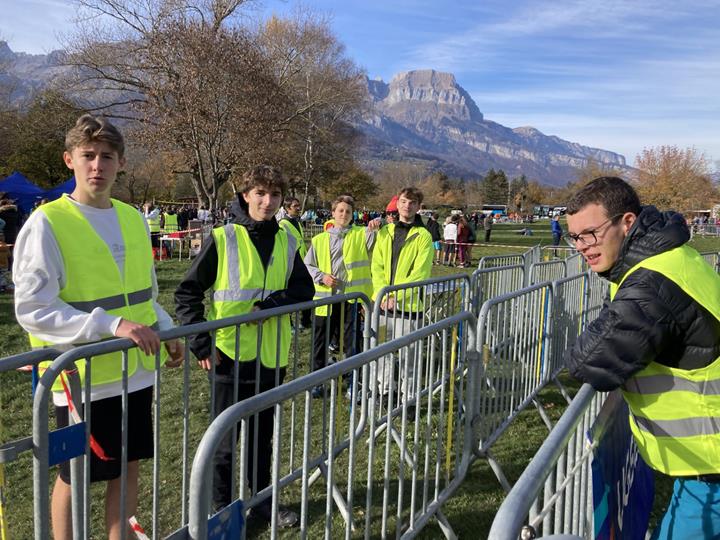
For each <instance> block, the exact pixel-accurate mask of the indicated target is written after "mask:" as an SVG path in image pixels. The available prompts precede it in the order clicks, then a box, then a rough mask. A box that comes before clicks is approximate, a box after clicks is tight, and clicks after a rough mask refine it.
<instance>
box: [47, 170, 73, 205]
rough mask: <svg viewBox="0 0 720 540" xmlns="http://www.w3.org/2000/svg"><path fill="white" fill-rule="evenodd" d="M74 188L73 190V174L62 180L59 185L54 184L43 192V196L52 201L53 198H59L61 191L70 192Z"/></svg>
mask: <svg viewBox="0 0 720 540" xmlns="http://www.w3.org/2000/svg"><path fill="white" fill-rule="evenodd" d="M74 190H75V177H74V176H73V177H72V178H70V180H67V181H65V182H63V183H62V184H60V185H59V186H55V187H54V188H52V189H48V190H47V191H46V192H45V193H44V194H43V197H45V198H46V199H48V200H49V201H54V200H55V199H59V198H60V196H61V195H62V194H63V193H72V192H73V191H74Z"/></svg>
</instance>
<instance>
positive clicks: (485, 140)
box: [360, 70, 627, 185]
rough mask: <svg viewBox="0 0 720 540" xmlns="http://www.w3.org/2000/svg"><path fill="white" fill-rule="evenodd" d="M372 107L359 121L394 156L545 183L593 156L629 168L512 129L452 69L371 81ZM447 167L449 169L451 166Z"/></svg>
mask: <svg viewBox="0 0 720 540" xmlns="http://www.w3.org/2000/svg"><path fill="white" fill-rule="evenodd" d="M368 93H369V99H370V100H371V101H372V103H373V110H372V112H371V113H370V114H368V115H367V116H366V118H365V119H364V122H363V123H361V124H360V129H362V130H363V131H364V132H365V134H366V135H367V137H368V144H367V147H368V148H369V149H370V151H369V152H365V153H364V157H365V158H366V159H368V160H370V161H372V159H373V154H374V153H375V154H377V153H378V152H380V153H381V155H380V156H377V158H378V159H384V157H385V156H383V155H382V154H388V153H390V154H395V156H396V159H402V158H403V156H406V155H412V156H414V157H417V155H418V154H420V155H422V156H424V158H428V159H430V160H432V161H436V162H438V163H440V164H441V168H442V164H445V167H446V168H450V169H453V170H456V171H458V170H459V171H463V173H462V174H463V175H464V176H476V177H477V176H480V175H482V174H484V173H485V172H486V171H487V170H488V169H490V168H491V167H494V168H502V169H504V170H505V171H506V172H508V173H509V174H510V175H511V176H516V175H518V174H525V175H527V176H528V177H529V178H531V179H535V180H539V181H540V182H543V183H548V184H556V185H562V184H564V183H565V182H567V181H568V180H573V179H574V178H575V176H576V174H575V169H576V168H578V167H583V166H584V165H586V164H587V161H588V159H593V160H595V161H596V162H599V163H602V164H605V165H607V166H610V167H613V168H616V169H620V170H624V169H626V168H627V166H626V163H625V158H624V157H623V156H621V155H619V154H616V153H613V152H609V151H607V150H601V149H598V148H590V147H587V146H583V145H580V144H577V143H573V142H569V141H565V140H563V139H560V138H559V137H554V136H547V135H544V134H543V133H541V132H540V131H538V130H537V129H535V128H532V127H519V128H516V129H510V128H507V127H505V126H502V125H500V124H497V123H495V122H492V121H489V120H486V119H485V118H484V117H483V115H482V113H481V112H480V109H479V108H478V106H477V105H476V104H475V102H474V101H473V99H472V98H471V97H470V95H469V94H468V93H467V92H466V91H465V90H464V89H463V88H462V87H461V86H460V85H459V84H458V83H457V81H456V80H455V77H454V76H453V75H452V74H450V73H439V72H437V71H434V70H419V71H409V72H405V73H399V74H397V75H395V77H393V79H392V80H391V81H390V83H389V84H388V83H385V82H383V81H380V80H368ZM446 172H447V171H446Z"/></svg>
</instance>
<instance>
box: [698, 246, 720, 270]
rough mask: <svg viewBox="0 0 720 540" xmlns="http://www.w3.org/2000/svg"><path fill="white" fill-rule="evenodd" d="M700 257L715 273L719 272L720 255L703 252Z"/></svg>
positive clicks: (712, 252)
mask: <svg viewBox="0 0 720 540" xmlns="http://www.w3.org/2000/svg"><path fill="white" fill-rule="evenodd" d="M700 255H702V257H703V259H705V260H706V261H707V262H708V264H709V265H710V266H712V267H713V268H714V269H715V271H716V272H720V253H718V252H715V251H704V252H703V253H701V254H700Z"/></svg>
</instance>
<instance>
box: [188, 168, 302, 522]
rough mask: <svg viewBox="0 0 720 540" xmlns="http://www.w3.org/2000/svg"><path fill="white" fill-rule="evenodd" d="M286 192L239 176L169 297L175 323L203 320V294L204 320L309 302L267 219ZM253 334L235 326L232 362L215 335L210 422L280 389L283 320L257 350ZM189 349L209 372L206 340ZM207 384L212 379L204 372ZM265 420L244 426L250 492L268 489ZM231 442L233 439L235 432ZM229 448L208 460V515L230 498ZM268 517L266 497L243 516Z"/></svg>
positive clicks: (268, 413) (298, 271)
mask: <svg viewBox="0 0 720 540" xmlns="http://www.w3.org/2000/svg"><path fill="white" fill-rule="evenodd" d="M286 190H287V180H286V179H285V177H284V176H283V174H282V172H281V171H280V170H279V169H277V168H275V167H271V166H268V165H258V166H256V167H254V168H252V169H250V170H249V171H247V172H246V173H245V174H244V175H243V177H242V183H241V186H240V190H239V193H238V201H237V204H236V205H234V207H233V221H232V222H231V223H229V224H227V225H225V226H223V227H217V228H215V229H214V230H213V233H212V235H210V237H208V240H207V241H206V242H205V243H204V244H203V247H202V249H201V251H200V253H199V254H198V256H197V257H196V258H195V261H194V262H193V265H192V267H191V268H190V269H189V270H188V272H187V274H185V277H184V278H183V280H182V281H181V282H180V285H178V288H177V290H176V291H175V309H176V313H177V317H178V320H179V321H181V322H182V323H183V324H191V323H197V322H203V321H205V320H206V317H205V308H204V305H203V300H204V298H205V291H207V290H208V289H211V290H212V298H211V302H210V312H209V314H208V316H207V319H209V320H218V319H223V318H227V317H233V316H237V315H243V314H246V313H250V312H251V311H258V310H262V309H270V308H274V307H281V306H286V305H290V304H295V303H298V302H305V301H308V300H311V299H312V295H313V290H314V288H313V285H312V280H311V279H310V275H309V274H308V271H307V269H306V268H305V265H304V264H303V262H302V258H301V257H300V253H299V246H298V245H297V243H296V242H295V239H294V237H292V236H290V235H288V234H287V232H286V231H285V229H283V228H282V227H280V226H279V225H278V222H277V221H276V219H275V214H276V213H277V211H278V210H279V208H280V204H281V202H282V200H283V195H284V194H285V191H286ZM258 332H259V325H258V324H248V325H241V326H240V332H239V350H238V355H239V356H237V357H236V332H235V326H230V327H227V328H222V329H220V330H218V331H217V333H216V336H215V347H216V353H217V356H216V357H215V359H214V365H215V377H214V381H215V382H214V394H215V402H214V403H212V404H211V407H212V411H213V414H214V415H215V416H217V415H219V414H220V413H221V412H222V411H223V410H225V409H227V408H228V407H230V406H232V405H233V404H235V403H236V402H238V401H241V400H243V399H247V398H249V397H251V396H253V395H255V394H258V393H260V392H264V391H266V390H269V389H271V388H274V387H275V384H276V380H277V381H279V382H278V384H282V382H283V380H284V378H285V371H286V366H287V363H288V354H289V349H290V340H291V332H290V317H289V316H288V315H284V316H282V317H274V318H272V319H269V320H267V321H265V322H264V323H263V324H262V338H261V339H260V343H258V339H259V336H258ZM278 341H279V350H278ZM189 343H190V349H191V350H192V352H193V354H194V355H195V356H196V357H197V358H198V362H199V365H200V366H201V367H202V368H203V369H204V370H206V371H211V370H212V367H213V358H212V339H211V337H210V335H209V334H207V333H204V334H199V335H196V336H193V337H192V338H191V339H190V342H189ZM236 364H237V365H236ZM236 368H237V369H236ZM208 378H209V379H210V380H212V375H211V373H208ZM236 383H237V393H235V385H236ZM273 416H274V414H273V409H272V408H271V409H266V410H264V411H262V412H260V413H259V414H258V423H257V426H255V418H254V417H253V418H251V419H250V421H249V425H248V430H247V432H248V438H249V440H248V446H247V448H249V451H248V461H247V468H246V472H247V477H246V481H247V483H248V486H249V487H250V490H251V492H252V493H257V492H258V491H261V490H262V489H264V488H265V487H267V486H268V485H269V484H270V478H271V477H270V465H271V458H272V435H273ZM255 429H257V431H258V434H257V440H255ZM237 435H238V436H239V435H240V426H238V429H237ZM234 444H236V441H233V440H232V437H231V436H228V437H226V438H225V439H224V440H223V442H222V443H221V446H220V448H219V449H218V451H217V453H216V454H215V457H214V460H213V465H214V470H213V505H214V507H215V509H216V510H219V509H221V508H223V507H225V506H227V505H229V504H230V503H231V502H232V501H233V500H234V499H235V498H236V495H235V494H233V493H231V486H232V483H231V482H232V470H233V464H232V448H233V445H234ZM256 462H257V468H255V463H256ZM255 480H256V482H255ZM270 512H271V499H269V498H267V499H265V500H264V501H262V502H261V503H259V505H258V506H256V507H254V508H253V509H252V514H251V516H250V517H252V518H253V519H254V520H255V521H261V522H266V523H269V522H270V518H271V514H270ZM296 522H297V515H296V514H295V513H294V512H292V511H290V510H288V509H284V508H282V509H281V510H280V513H279V515H278V526H279V527H289V526H292V525H294V524H295V523H296Z"/></svg>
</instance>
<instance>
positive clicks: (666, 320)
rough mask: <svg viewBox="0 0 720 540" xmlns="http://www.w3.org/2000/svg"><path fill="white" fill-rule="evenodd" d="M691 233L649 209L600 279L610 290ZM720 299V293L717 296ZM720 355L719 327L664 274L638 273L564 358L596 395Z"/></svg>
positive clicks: (679, 220) (671, 215)
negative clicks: (652, 370)
mask: <svg viewBox="0 0 720 540" xmlns="http://www.w3.org/2000/svg"><path fill="white" fill-rule="evenodd" d="M689 239H690V232H689V231H688V228H687V225H686V224H685V220H684V218H683V217H682V216H681V215H680V214H677V213H675V212H662V213H661V212H659V211H658V210H657V209H656V208H655V207H654V206H645V207H643V209H642V212H640V215H639V216H638V218H637V220H636V221H635V223H634V225H633V226H632V228H631V229H630V231H629V233H628V235H627V236H626V238H625V240H624V242H623V245H622V247H621V250H620V255H619V258H618V260H617V261H616V263H615V264H614V265H613V266H612V268H610V269H609V270H608V271H607V272H605V273H603V274H601V275H602V277H604V278H606V279H609V280H610V281H612V282H613V283H619V282H620V280H621V279H622V277H623V276H624V275H625V274H626V273H627V271H628V270H630V269H631V268H632V267H633V266H635V265H636V264H638V263H639V262H641V261H643V260H644V259H647V258H648V257H651V256H653V255H657V254H659V253H664V252H665V251H669V250H671V249H674V248H676V247H679V246H681V245H683V244H684V243H686V242H687V241H688V240H689ZM718 293H719V294H720V291H718ZM718 356H720V322H719V321H718V320H717V319H715V317H713V316H712V315H711V314H710V312H708V311H707V310H706V309H705V308H703V307H702V306H701V305H700V304H698V303H697V302H695V301H694V300H693V299H692V298H691V297H690V296H688V295H687V294H686V293H685V292H684V291H683V290H682V289H681V288H680V287H679V286H678V285H676V284H675V283H674V282H673V281H670V280H669V279H668V278H666V277H665V276H663V275H662V274H660V273H658V272H655V271H653V270H648V269H646V268H640V269H638V270H636V271H635V272H633V273H632V274H630V275H629V276H628V278H627V279H626V280H625V281H624V282H623V284H622V286H621V287H620V288H619V289H618V291H617V294H616V295H615V298H614V300H613V301H612V302H609V303H606V305H605V307H604V308H603V309H602V311H601V312H600V314H599V315H598V318H597V319H595V320H594V321H593V322H591V323H590V324H589V325H588V328H587V329H586V330H585V331H584V332H583V333H582V334H581V335H580V336H579V337H578V339H577V341H576V342H575V344H574V345H573V347H572V348H571V349H568V350H567V351H566V352H565V362H566V365H567V366H568V369H569V370H570V373H571V374H572V375H573V376H574V377H575V378H577V379H579V380H581V381H583V382H587V383H590V384H591V385H592V386H593V387H594V388H595V389H597V390H603V391H609V390H614V389H615V388H618V387H620V386H621V385H622V384H623V383H624V382H625V381H627V380H628V379H629V378H630V377H632V376H633V375H634V374H635V373H637V372H638V371H640V370H641V369H643V368H644V367H645V366H647V365H648V364H649V363H650V362H652V361H655V362H658V363H660V364H663V365H666V366H670V367H677V368H680V369H695V368H700V367H705V366H707V365H709V364H710V363H711V362H713V361H714V360H715V359H716V358H717V357H718Z"/></svg>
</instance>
